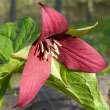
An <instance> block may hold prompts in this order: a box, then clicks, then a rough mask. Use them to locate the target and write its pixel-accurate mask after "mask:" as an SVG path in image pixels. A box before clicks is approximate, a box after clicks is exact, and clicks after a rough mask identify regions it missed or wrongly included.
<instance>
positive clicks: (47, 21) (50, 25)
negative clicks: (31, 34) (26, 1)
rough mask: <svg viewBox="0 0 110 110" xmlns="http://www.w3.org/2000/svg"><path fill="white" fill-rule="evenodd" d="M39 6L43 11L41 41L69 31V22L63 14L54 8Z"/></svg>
mask: <svg viewBox="0 0 110 110" xmlns="http://www.w3.org/2000/svg"><path fill="white" fill-rule="evenodd" d="M39 4H40V7H41V9H42V30H41V35H40V39H39V40H43V39H45V38H48V37H50V36H53V35H56V34H59V33H63V32H66V31H67V30H68V29H69V25H68V22H67V21H66V19H65V17H64V16H63V15H62V14H60V13H59V12H57V11H56V10H54V9H53V8H50V7H47V6H46V5H43V4H41V3H39Z"/></svg>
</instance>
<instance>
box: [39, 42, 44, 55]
mask: <svg viewBox="0 0 110 110" xmlns="http://www.w3.org/2000/svg"><path fill="white" fill-rule="evenodd" d="M40 46H41V52H42V53H43V52H44V46H43V43H42V42H41V43H40Z"/></svg>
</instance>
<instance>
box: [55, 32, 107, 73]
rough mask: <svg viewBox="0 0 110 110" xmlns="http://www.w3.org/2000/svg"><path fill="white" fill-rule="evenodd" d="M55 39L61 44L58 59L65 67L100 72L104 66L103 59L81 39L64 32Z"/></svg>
mask: <svg viewBox="0 0 110 110" xmlns="http://www.w3.org/2000/svg"><path fill="white" fill-rule="evenodd" d="M56 39H57V40H58V41H59V42H60V43H61V44H62V47H59V51H60V55H59V56H58V60H59V61H60V62H61V63H63V64H64V65H65V66H66V67H67V68H70V69H73V70H80V71H84V72H100V71H102V70H104V69H105V68H106V63H105V61H104V59H103V58H102V57H101V56H100V55H99V53H98V52H96V50H94V49H93V48H92V47H91V46H90V45H88V44H87V43H86V42H84V41H83V40H80V39H78V38H73V37H72V36H69V35H66V34H62V35H59V36H57V37H56ZM62 39H63V40H62Z"/></svg>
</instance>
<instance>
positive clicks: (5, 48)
mask: <svg viewBox="0 0 110 110" xmlns="http://www.w3.org/2000/svg"><path fill="white" fill-rule="evenodd" d="M34 30H35V22H34V21H33V20H32V19H31V18H30V17H24V18H22V19H20V20H18V21H17V22H15V23H6V24H3V25H1V26H0V64H5V63H7V62H8V61H9V59H10V57H11V54H12V53H16V52H18V51H20V50H22V49H23V48H24V47H26V46H27V45H29V44H31V43H32V42H33V41H34V40H36V39H37V38H38V36H37V35H36V36H32V33H33V32H34Z"/></svg>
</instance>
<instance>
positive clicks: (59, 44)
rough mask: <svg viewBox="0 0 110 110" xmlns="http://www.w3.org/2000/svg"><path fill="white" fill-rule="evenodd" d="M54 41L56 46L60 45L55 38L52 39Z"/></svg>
mask: <svg viewBox="0 0 110 110" xmlns="http://www.w3.org/2000/svg"><path fill="white" fill-rule="evenodd" d="M53 41H54V43H56V44H57V45H58V46H62V45H61V44H60V43H59V42H58V41H57V40H55V39H53Z"/></svg>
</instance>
